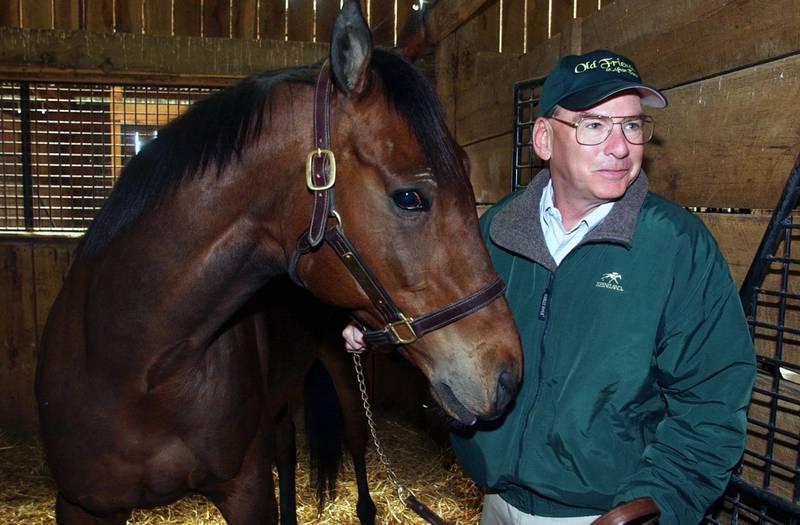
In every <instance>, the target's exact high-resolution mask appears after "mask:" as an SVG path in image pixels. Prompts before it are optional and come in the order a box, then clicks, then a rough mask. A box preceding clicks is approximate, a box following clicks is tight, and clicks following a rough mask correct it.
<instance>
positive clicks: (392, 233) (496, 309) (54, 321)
mask: <svg viewBox="0 0 800 525" xmlns="http://www.w3.org/2000/svg"><path fill="white" fill-rule="evenodd" d="M463 158H464V154H463V151H461V150H460V149H459V148H458V146H457V145H456V143H455V141H454V140H453V138H452V136H451V135H450V134H449V132H448V130H447V127H446V124H445V121H444V119H443V117H442V111H441V109H440V107H439V105H438V103H437V101H436V97H435V95H434V93H433V91H432V89H431V88H430V86H429V85H428V83H427V82H426V81H425V80H424V78H423V77H422V76H421V75H420V73H419V72H418V71H416V69H415V68H414V67H413V66H412V65H411V64H410V63H409V62H407V61H406V60H405V59H404V58H403V57H402V56H400V54H397V53H395V52H392V51H387V50H380V49H373V47H372V42H371V35H370V33H369V29H368V27H367V25H366V22H365V21H364V19H363V15H362V14H361V8H360V6H359V3H358V2H357V1H355V0H347V1H346V2H345V3H344V5H343V7H342V9H341V11H340V12H339V14H338V15H337V18H336V21H335V23H334V29H333V36H332V41H331V46H330V52H329V56H328V59H327V60H326V61H324V62H323V63H322V64H317V65H312V66H306V67H299V68H293V69H287V70H283V71H279V72H273V73H267V74H262V75H256V76H254V77H251V78H248V79H245V80H244V81H242V82H240V83H239V84H237V85H236V86H234V87H231V88H229V89H227V90H224V91H222V92H220V93H218V94H215V95H212V96H210V97H208V98H207V99H204V100H203V101H200V102H198V103H196V104H194V105H193V106H192V107H191V108H190V109H189V110H187V112H186V113H184V115H182V116H181V117H179V118H177V119H176V120H174V121H173V122H171V123H170V124H168V125H167V126H166V127H164V128H163V129H162V130H161V131H160V133H159V135H158V137H157V138H156V139H155V140H153V141H151V142H150V143H149V144H148V145H147V146H146V147H145V148H143V149H142V150H141V151H140V152H139V154H137V155H136V156H134V157H133V158H132V159H131V160H130V161H129V162H128V163H127V164H126V166H125V168H124V169H123V171H122V173H121V175H120V178H119V180H118V182H117V184H116V186H115V188H114V190H113V191H112V193H111V194H110V196H109V198H108V200H107V201H106V203H105V204H104V206H103V208H102V209H101V210H100V212H99V213H98V215H97V217H96V218H95V220H94V221H93V223H92V225H91V226H90V228H89V230H88V231H87V233H86V235H85V237H84V238H83V240H82V242H81V245H80V247H79V249H78V252H77V253H76V257H75V260H74V262H73V264H72V266H71V268H70V270H69V272H68V274H67V276H66V278H65V281H64V285H63V288H62V290H61V292H60V293H59V295H58V297H57V299H56V301H55V303H54V305H53V307H52V309H51V312H50V315H49V317H48V321H47V324H46V326H45V329H44V332H43V337H42V342H41V352H40V355H39V360H38V363H37V373H36V385H35V388H36V398H37V408H38V415H39V421H40V427H41V438H42V444H43V448H44V451H45V454H46V458H47V461H48V464H49V467H50V470H51V473H52V475H53V478H54V480H55V483H56V486H57V490H58V493H57V497H56V519H57V521H58V523H60V524H70V525H71V524H85V523H91V524H104V525H105V524H122V523H125V521H126V520H127V518H128V517H129V516H130V514H131V511H132V509H134V508H139V507H152V506H158V505H163V504H168V503H170V502H172V501H175V500H176V499H178V498H180V497H181V496H183V495H184V494H186V493H189V492H195V493H200V494H203V495H204V496H206V497H207V498H209V499H210V500H211V501H212V502H213V503H214V504H215V505H216V506H217V507H218V508H219V510H220V512H221V514H222V516H223V517H224V519H225V520H226V521H227V523H229V524H231V525H240V524H256V523H258V524H261V523H275V522H276V520H277V514H278V512H277V505H276V502H275V496H274V486H273V481H272V472H271V464H272V462H273V460H274V446H275V443H274V441H275V437H274V436H275V435H276V433H275V419H274V417H273V416H274V413H273V412H272V406H271V404H272V402H273V401H272V400H271V399H270V391H271V389H270V382H271V381H274V380H275V378H276V377H279V374H278V371H276V370H271V369H270V363H271V362H273V361H274V360H270V359H269V348H268V345H267V334H266V333H265V329H264V326H265V324H264V323H262V320H263V319H262V317H263V312H259V311H257V310H251V309H247V308H244V306H245V305H246V304H248V300H249V299H251V298H252V297H253V295H254V294H255V293H256V292H257V291H258V290H259V289H261V288H262V287H263V286H264V285H265V284H266V283H268V282H269V281H270V280H271V279H272V278H273V277H275V276H278V275H281V274H287V273H289V274H291V275H292V276H293V277H294V278H295V279H296V280H297V281H298V282H300V283H302V284H303V286H304V287H305V288H306V289H307V290H309V291H310V292H311V293H312V294H313V295H315V296H316V297H318V298H320V299H321V300H323V301H325V302H328V303H330V304H332V305H335V306H338V307H340V308H343V309H345V310H347V311H349V312H350V313H351V314H352V315H353V316H355V317H357V318H358V319H360V320H361V321H362V322H363V323H364V325H365V326H368V327H375V328H374V329H373V330H372V331H371V332H368V334H367V335H370V334H371V338H370V341H371V342H373V344H400V345H403V346H402V347H401V350H400V352H401V353H402V354H403V355H404V356H405V357H406V358H407V359H408V360H409V361H410V362H412V363H413V364H414V365H415V366H417V367H419V368H420V370H421V371H422V372H423V374H424V375H425V376H426V378H427V379H428V381H429V382H430V387H431V392H432V395H433V396H434V397H435V398H436V399H437V401H438V402H439V404H440V405H441V406H442V408H443V410H444V411H445V412H447V413H448V414H449V415H450V416H452V417H453V418H454V419H456V420H458V421H460V422H462V423H463V424H466V425H470V424H473V423H475V422H476V421H477V420H478V419H492V418H497V417H500V415H501V414H502V412H503V411H504V409H505V407H506V406H507V405H508V403H509V402H510V401H511V399H512V398H513V396H514V394H515V392H516V388H517V386H518V383H519V381H520V380H521V373H522V372H521V371H522V356H521V349H520V344H519V338H518V335H517V332H516V328H515V325H514V322H513V319H512V317H511V313H510V311H509V308H508V305H507V303H506V302H505V300H504V298H503V297H502V283H501V282H499V281H498V280H497V277H496V274H495V272H494V270H493V268H492V265H491V262H490V260H489V257H488V255H487V253H486V250H485V249H484V246H483V243H482V241H481V238H480V233H479V230H478V226H477V219H476V215H475V201H474V197H473V194H472V190H471V186H470V183H469V179H468V175H467V170H466V167H465V163H464V162H463ZM303 182H305V184H304V183H303ZM334 192H335V195H334ZM309 217H311V220H310V221H309ZM309 223H310V225H309ZM298 239H299V241H298ZM308 321H309V322H311V323H313V322H314V319H309V320H308ZM253 341H255V342H256V343H257V344H256V345H255V346H254V345H253V344H252V343H253ZM254 349H255V350H254ZM286 358H287V359H290V358H291V356H286Z"/></svg>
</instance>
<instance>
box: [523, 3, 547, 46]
mask: <svg viewBox="0 0 800 525" xmlns="http://www.w3.org/2000/svg"><path fill="white" fill-rule="evenodd" d="M527 1H528V19H527V24H528V46H527V49H528V52H531V50H532V49H534V48H535V47H536V46H538V45H539V44H541V43H542V42H546V41H547V39H548V38H549V37H550V36H549V34H548V24H549V23H550V10H549V7H548V6H549V4H548V1H547V0H527Z"/></svg>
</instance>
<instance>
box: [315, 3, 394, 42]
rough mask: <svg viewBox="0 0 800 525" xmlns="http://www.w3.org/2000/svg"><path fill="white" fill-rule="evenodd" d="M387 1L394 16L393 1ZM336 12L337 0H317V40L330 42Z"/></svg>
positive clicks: (337, 11) (337, 8)
mask: <svg viewBox="0 0 800 525" xmlns="http://www.w3.org/2000/svg"><path fill="white" fill-rule="evenodd" d="M387 3H388V4H390V5H392V16H394V2H393V1H392V2H387ZM337 13H339V0H317V29H316V35H317V37H316V41H317V42H326V43H330V41H331V33H332V32H333V22H334V21H335V20H336V15H337ZM392 23H394V22H392Z"/></svg>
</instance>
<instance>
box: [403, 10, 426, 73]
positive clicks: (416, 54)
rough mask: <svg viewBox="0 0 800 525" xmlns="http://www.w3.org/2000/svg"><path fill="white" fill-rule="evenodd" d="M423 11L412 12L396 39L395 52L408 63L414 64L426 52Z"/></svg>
mask: <svg viewBox="0 0 800 525" xmlns="http://www.w3.org/2000/svg"><path fill="white" fill-rule="evenodd" d="M425 11H426V10H425V9H418V10H416V11H414V12H413V14H412V15H411V16H409V17H408V20H407V21H406V23H405V26H403V30H402V31H401V32H400V36H398V37H397V47H396V48H395V51H397V52H398V53H400V54H401V55H402V56H404V57H405V58H406V60H408V61H409V62H412V63H413V62H415V61H416V60H417V59H418V58H420V57H421V56H422V55H424V54H425V52H426V51H427V50H428V47H429V46H428V29H427V27H425Z"/></svg>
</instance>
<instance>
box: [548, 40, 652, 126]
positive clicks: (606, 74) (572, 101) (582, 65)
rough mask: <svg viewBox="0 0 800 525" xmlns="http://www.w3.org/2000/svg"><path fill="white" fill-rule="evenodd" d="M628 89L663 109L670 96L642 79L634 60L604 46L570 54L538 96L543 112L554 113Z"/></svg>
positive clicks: (643, 102) (578, 107)
mask: <svg viewBox="0 0 800 525" xmlns="http://www.w3.org/2000/svg"><path fill="white" fill-rule="evenodd" d="M628 89H635V90H636V91H638V92H639V96H640V97H641V99H642V105H643V106H650V107H654V108H663V107H664V106H666V105H667V99H666V98H665V97H664V95H663V94H661V92H659V91H658V90H657V89H656V88H654V87H653V86H649V85H647V84H645V83H644V82H642V79H641V77H639V72H638V71H637V70H636V66H635V65H634V64H633V61H632V60H630V59H628V58H625V57H624V56H622V55H618V54H616V53H612V52H611V51H608V50H605V49H598V50H597V51H592V52H590V53H586V54H585V55H567V56H565V57H564V58H562V59H561V60H559V62H558V64H557V65H556V67H555V68H554V69H553V71H552V72H551V73H550V74H549V75H548V76H547V79H546V80H545V81H544V85H543V86H542V94H541V97H540V98H539V110H540V114H541V115H542V116H545V117H549V116H550V115H552V113H553V110H554V109H555V107H556V105H559V106H562V107H565V108H567V109H571V110H579V109H586V108H589V107H592V106H594V105H595V104H597V103H599V102H601V101H602V100H604V99H606V98H608V97H610V96H611V95H614V94H615V93H619V92H620V91H625V90H628Z"/></svg>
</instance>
